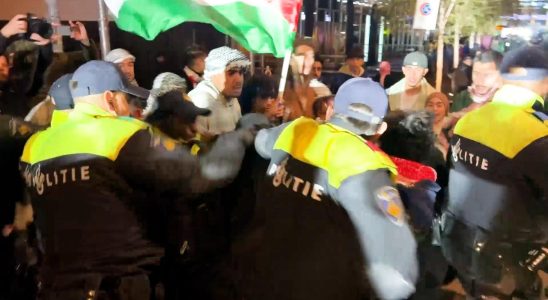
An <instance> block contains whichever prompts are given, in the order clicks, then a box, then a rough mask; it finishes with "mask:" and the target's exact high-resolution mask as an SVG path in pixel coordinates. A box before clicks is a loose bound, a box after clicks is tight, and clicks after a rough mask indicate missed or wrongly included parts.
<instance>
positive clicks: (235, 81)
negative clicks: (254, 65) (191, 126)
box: [188, 46, 251, 139]
mask: <svg viewBox="0 0 548 300" xmlns="http://www.w3.org/2000/svg"><path fill="white" fill-rule="evenodd" d="M250 65H251V62H250V61H249V60H248V59H247V57H246V56H245V55H244V54H243V53H241V52H240V51H238V50H236V49H232V48H229V47H225V46H223V47H220V48H216V49H213V50H211V52H209V55H208V56H207V57H206V59H205V73H204V80H203V81H202V82H200V83H199V84H198V85H197V86H196V88H195V89H193V90H192V91H190V93H188V96H189V97H190V99H191V100H192V102H194V104H195V105H196V106H198V107H201V108H207V109H209V110H211V115H210V116H209V117H199V118H198V132H199V133H200V134H201V135H202V136H203V137H205V139H207V138H208V137H212V136H215V135H218V134H220V133H223V132H229V131H233V130H234V129H236V124H237V123H238V121H239V120H240V118H241V117H242V113H241V109H240V104H239V103H238V99H237V97H239V96H240V94H241V93H242V88H243V85H244V74H245V73H247V71H248V70H249V66H250Z"/></svg>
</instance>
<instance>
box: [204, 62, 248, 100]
mask: <svg viewBox="0 0 548 300" xmlns="http://www.w3.org/2000/svg"><path fill="white" fill-rule="evenodd" d="M246 71H247V70H246V69H245V68H239V67H238V68H231V69H227V70H225V71H224V72H223V73H221V74H216V75H214V76H213V77H212V82H213V84H214V85H215V87H216V88H217V89H218V90H219V91H221V93H222V94H223V95H224V96H225V97H228V98H234V97H240V95H241V94H242V88H243V86H244V74H245V73H246Z"/></svg>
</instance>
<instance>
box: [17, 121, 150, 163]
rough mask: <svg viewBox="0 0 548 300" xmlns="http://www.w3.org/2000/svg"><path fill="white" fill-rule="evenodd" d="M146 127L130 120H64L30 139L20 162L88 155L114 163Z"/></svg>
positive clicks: (141, 123)
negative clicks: (127, 143) (127, 144)
mask: <svg viewBox="0 0 548 300" xmlns="http://www.w3.org/2000/svg"><path fill="white" fill-rule="evenodd" d="M145 128H147V125H146V124H145V123H143V122H140V121H138V120H134V119H130V118H115V117H101V116H97V117H84V118H76V119H74V120H73V119H70V118H69V119H68V120H66V121H64V122H62V123H61V124H58V126H52V127H50V128H48V129H46V130H44V131H42V132H40V133H37V134H35V135H33V136H32V137H31V139H30V140H29V141H28V142H27V144H26V145H25V149H24V151H23V156H22V158H21V160H23V161H24V162H27V163H30V164H34V163H37V162H40V161H44V160H48V159H51V158H55V157H59V156H64V155H71V154H92V155H98V156H102V157H106V158H108V159H110V160H113V161H114V160H116V158H117V157H118V154H119V152H120V150H121V149H122V148H123V147H124V145H125V143H126V142H127V140H128V139H129V138H130V137H131V136H132V135H133V134H134V133H135V132H137V131H138V130H141V129H145Z"/></svg>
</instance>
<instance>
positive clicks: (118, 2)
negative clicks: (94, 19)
mask: <svg viewBox="0 0 548 300" xmlns="http://www.w3.org/2000/svg"><path fill="white" fill-rule="evenodd" d="M124 2H126V0H105V4H106V5H107V7H108V9H109V10H110V12H111V13H112V14H113V15H114V16H115V17H116V18H118V13H119V12H120V8H121V7H122V5H123V4H124Z"/></svg>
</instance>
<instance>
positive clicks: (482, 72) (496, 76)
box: [472, 62, 501, 95]
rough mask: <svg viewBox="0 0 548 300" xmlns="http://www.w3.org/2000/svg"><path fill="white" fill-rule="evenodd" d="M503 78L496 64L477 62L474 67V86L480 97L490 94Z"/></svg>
mask: <svg viewBox="0 0 548 300" xmlns="http://www.w3.org/2000/svg"><path fill="white" fill-rule="evenodd" d="M500 80H501V77H500V73H499V71H498V70H497V65H496V64H495V63H494V62H489V63H482V62H476V63H474V66H473V67H472V84H473V85H474V90H475V92H476V93H478V94H479V95H485V94H487V93H489V91H491V90H492V89H493V88H496V87H498V86H499V83H500Z"/></svg>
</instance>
